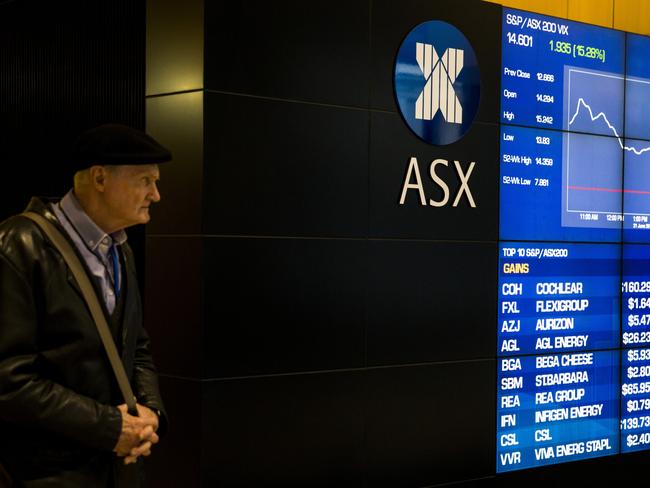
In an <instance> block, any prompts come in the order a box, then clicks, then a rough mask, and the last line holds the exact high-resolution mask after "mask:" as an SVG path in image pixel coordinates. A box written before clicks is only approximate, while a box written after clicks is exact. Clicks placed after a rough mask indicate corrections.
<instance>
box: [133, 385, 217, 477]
mask: <svg viewBox="0 0 650 488" xmlns="http://www.w3.org/2000/svg"><path fill="white" fill-rule="evenodd" d="M160 391H161V393H162V395H163V397H164V398H165V408H166V409H167V415H168V416H169V418H170V423H169V429H168V431H167V433H166V435H164V436H163V438H162V439H161V440H160V443H158V444H157V445H156V446H155V447H154V449H153V451H152V452H153V454H152V455H151V456H150V457H148V458H147V459H146V461H145V468H146V473H147V475H146V481H147V483H146V486H147V488H178V487H179V486H187V487H196V486H200V479H201V468H200V466H201V456H200V450H201V447H200V446H201V444H202V442H203V438H204V433H203V428H202V427H203V426H202V424H201V422H202V420H201V419H202V411H201V405H202V385H201V382H200V381H195V380H190V379H186V378H173V377H169V376H165V375H162V376H161V377H160Z"/></svg>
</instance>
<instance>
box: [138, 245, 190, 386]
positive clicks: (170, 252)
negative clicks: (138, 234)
mask: <svg viewBox="0 0 650 488" xmlns="http://www.w3.org/2000/svg"><path fill="white" fill-rule="evenodd" d="M202 262H203V239H202V238H201V237H200V236H194V237H174V236H167V237H156V236H148V237H147V246H146V265H147V271H148V272H147V277H146V283H145V295H144V307H145V308H144V313H145V327H146V329H147V331H148V332H149V335H150V336H151V337H152V350H153V354H154V360H155V362H156V366H157V367H158V370H159V371H160V372H161V373H164V374H167V375H177V376H183V377H186V378H200V377H201V373H202V356H201V354H200V353H199V351H200V350H201V349H202V344H203V307H202V304H203V271H202V269H203V268H202Z"/></svg>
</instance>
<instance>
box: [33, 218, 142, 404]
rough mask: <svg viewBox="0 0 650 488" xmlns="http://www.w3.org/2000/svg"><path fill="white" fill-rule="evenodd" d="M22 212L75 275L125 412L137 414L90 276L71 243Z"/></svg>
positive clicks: (47, 224)
mask: <svg viewBox="0 0 650 488" xmlns="http://www.w3.org/2000/svg"><path fill="white" fill-rule="evenodd" d="M22 215H23V216H24V217H27V218H28V219H31V220H33V221H34V222H35V223H36V225H38V226H39V227H40V228H41V230H42V231H43V232H44V233H45V234H46V235H47V237H48V238H49V239H50V241H51V242H52V244H54V246H55V247H56V248H57V249H58V250H59V252H60V253H61V255H62V256H63V259H65V262H66V263H67V264H68V267H69V268H70V271H71V272H72V275H73V276H74V277H75V279H76V280H77V283H78V284H79V288H81V292H82V293H83V296H84V299H85V300H86V303H87V304H88V308H89V309H90V313H91V315H92V316H93V319H94V321H95V325H97V331H98V332H99V336H100V337H101V339H102V342H103V344H104V349H105V350H106V354H107V355H108V360H109V361H110V363H111V366H112V368H113V373H115V377H116V378H117V383H118V385H119V387H120V391H121V392H122V396H123V397H124V402H125V403H126V405H127V406H128V410H129V413H130V414H131V415H137V409H136V406H135V403H136V400H135V396H134V395H133V390H132V389H131V385H130V384H129V380H128V379H127V377H126V371H125V370H124V365H123V364H122V361H121V359H120V357H119V355H118V353H117V349H116V347H115V342H114V341H113V336H112V335H111V332H110V330H109V328H108V324H107V323H106V317H105V316H104V312H103V311H102V307H101V306H100V304H99V300H98V299H97V293H96V292H95V289H94V288H93V286H92V284H91V282H90V279H89V278H88V274H87V273H86V271H85V269H84V267H83V265H82V264H81V261H79V258H78V257H77V255H76V254H75V252H74V250H73V249H72V246H71V245H70V243H69V242H68V241H67V239H66V238H65V237H64V236H63V235H62V234H61V232H60V231H59V230H58V229H57V228H56V227H55V226H54V225H53V224H52V223H51V222H50V221H48V220H47V219H46V218H45V217H43V216H42V215H39V214H37V213H35V212H23V213H22Z"/></svg>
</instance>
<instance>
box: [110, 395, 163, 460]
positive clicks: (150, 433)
mask: <svg viewBox="0 0 650 488" xmlns="http://www.w3.org/2000/svg"><path fill="white" fill-rule="evenodd" d="M117 408H118V409H119V411H120V413H121V414H122V432H121V433H120V438H119V439H118V440H117V444H116V445H115V448H114V449H113V450H114V451H115V452H116V453H117V455H118V456H119V457H123V458H124V464H131V463H135V462H136V461H137V459H138V458H139V457H140V456H148V455H149V454H151V447H152V446H153V445H154V444H156V443H157V442H158V434H156V431H157V430H158V416H157V415H156V414H155V413H154V412H152V411H151V410H150V409H149V408H147V407H145V406H144V405H140V404H139V403H138V404H136V408H137V410H138V417H134V416H133V415H130V414H129V413H128V411H127V406H126V404H122V405H119V406H118V407H117Z"/></svg>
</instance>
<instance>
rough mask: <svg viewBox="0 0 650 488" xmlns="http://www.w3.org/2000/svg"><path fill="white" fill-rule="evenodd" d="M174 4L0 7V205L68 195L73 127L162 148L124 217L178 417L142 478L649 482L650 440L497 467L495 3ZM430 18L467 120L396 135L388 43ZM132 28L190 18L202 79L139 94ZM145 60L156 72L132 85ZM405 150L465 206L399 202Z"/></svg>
mask: <svg viewBox="0 0 650 488" xmlns="http://www.w3.org/2000/svg"><path fill="white" fill-rule="evenodd" d="M179 4H180V2H174V1H173V0H151V1H150V2H149V13H148V14H147V12H146V10H147V9H146V5H145V2H141V1H133V0H110V1H109V0H98V1H92V2H88V1H86V2H81V1H78V2H75V1H70V0H65V1H60V2H45V1H35V0H14V1H10V2H0V42H1V44H0V45H1V46H2V48H1V49H0V53H1V54H0V114H2V117H0V129H1V130H0V158H1V159H0V161H2V163H3V164H4V168H5V178H3V179H2V180H1V181H2V192H1V197H0V198H2V205H1V206H0V211H1V212H2V217H5V216H8V215H10V214H12V213H15V212H17V211H20V210H22V208H23V207H24V206H25V205H26V203H27V199H28V197H29V196H30V195H31V194H46V195H61V194H63V193H64V192H65V191H67V189H68V187H69V186H70V182H71V175H69V174H67V173H66V161H65V153H66V150H67V147H68V146H69V144H70V143H71V141H72V140H73V138H74V137H75V136H76V134H77V133H78V132H79V131H80V130H82V129H84V128H86V127H90V126H93V125H96V124H98V123H101V122H106V121H117V122H124V123H128V124H131V125H133V126H136V127H140V128H144V127H145V126H146V127H147V128H149V129H151V131H152V132H153V133H154V135H155V136H156V137H157V138H160V139H161V141H162V142H164V143H165V144H167V145H169V146H170V147H171V149H172V151H173V152H174V155H175V156H176V159H175V161H174V162H173V163H171V165H170V166H169V167H164V168H162V181H161V190H162V195H163V201H162V202H161V203H160V204H159V205H158V206H157V208H155V209H154V212H153V221H152V223H151V224H149V225H148V226H147V230H146V232H147V235H146V239H145V238H144V235H143V229H141V228H136V229H133V230H132V231H131V232H130V239H131V242H132V243H133V245H134V247H135V252H136V254H137V255H138V256H140V261H139V266H140V268H141V272H142V273H143V274H145V277H144V279H143V282H144V281H146V286H145V291H146V293H145V309H146V317H145V319H146V325H147V328H148V329H149V330H150V331H151V334H152V336H153V340H154V346H155V356H156V359H157V362H158V364H159V367H160V372H161V385H162V389H163V394H164V396H165V399H166V402H167V408H168V411H169V414H170V417H171V425H170V432H169V436H168V437H167V438H166V439H165V440H164V441H163V442H162V443H161V445H159V446H157V448H156V450H155V451H156V452H155V453H154V455H153V456H152V458H151V459H150V460H149V461H148V475H149V480H150V483H149V484H150V486H152V487H166V486H170V487H177V486H192V487H193V486H205V487H213V486H219V487H336V488H338V487H348V486H349V487H413V488H420V487H427V486H440V485H446V486H447V485H448V484H451V485H452V486H481V487H483V486H522V485H523V484H525V483H530V482H531V480H533V479H537V478H541V479H544V480H545V483H546V484H547V485H548V486H569V485H571V484H574V483H576V482H577V481H578V480H579V482H580V484H584V485H586V484H591V485H595V486H599V485H604V484H605V482H607V483H611V482H612V480H619V479H627V480H628V481H632V480H634V479H636V478H638V479H643V478H642V477H641V476H643V474H642V473H644V471H645V465H646V463H647V462H648V457H647V453H640V454H630V455H625V456H620V455H619V456H612V457H608V458H600V459H594V460H589V461H582V462H577V463H571V464H567V465H560V466H554V467H549V468H537V469H533V470H528V471H524V472H519V473H511V474H508V475H504V476H501V475H500V476H496V475H495V465H496V435H495V423H496V409H495V402H496V391H497V390H496V362H495V350H496V348H495V340H496V328H495V324H496V306H497V238H498V159H499V154H498V100H499V88H498V87H499V70H500V58H499V56H500V54H499V53H500V24H501V21H500V15H501V8H500V7H499V6H496V5H493V4H488V3H484V2H479V1H474V0H464V1H448V2H447V1H424V0H404V1H400V2H395V1H391V0H355V1H349V0H347V1H346V0H329V1H326V0H313V1H310V2H305V1H298V0H283V1H276V2H268V1H261V0H230V1H225V0H209V1H206V2H205V4H204V5H202V2H199V1H197V0H191V1H189V0H188V2H187V3H186V4H183V5H180V6H179ZM196 5H199V6H201V5H202V7H201V8H200V9H198V11H199V12H201V11H202V15H200V16H198V17H191V18H190V17H187V18H183V12H184V11H185V12H186V11H187V10H188V9H189V8H190V7H192V8H193V7H196ZM175 8H179V9H180V10H179V15H178V16H177V17H176V16H174V15H173V12H174V9H175ZM193 11H194V10H193ZM147 15H149V16H150V18H149V19H147V18H146V16H147ZM157 15H159V16H165V18H164V19H160V18H156V16H157ZM434 18H436V19H441V20H446V21H449V22H451V23H453V24H454V25H456V26H457V27H458V28H459V29H460V30H461V31H462V32H463V33H464V34H465V36H466V37H467V38H468V39H469V41H470V43H471V44H472V45H473V46H474V49H475V50H476V54H477V57H478V59H479V63H480V67H481V74H482V97H481V106H480V108H479V113H478V116H477V121H476V123H475V124H474V126H473V128H472V129H471V130H470V132H469V133H468V134H467V135H466V136H465V138H463V139H461V140H460V141H458V142H457V143H455V144H452V145H450V146H445V147H434V146H429V145H427V144H424V143H423V142H421V141H420V140H419V139H417V138H416V137H415V136H414V135H413V134H412V133H411V132H410V130H409V129H408V128H407V127H406V126H405V125H404V123H403V121H402V119H401V116H400V115H399V113H398V111H397V108H396V105H395V101H394V95H393V87H392V70H393V65H394V59H395V55H396V53H397V50H398V48H399V45H400V43H401V40H402V39H403V38H404V37H405V36H406V34H407V33H408V32H409V31H410V30H411V29H412V28H413V27H415V26H416V25H418V24H419V23H420V22H424V21H427V20H431V19H434ZM188 19H190V21H188ZM147 22H149V24H147ZM152 22H153V23H154V24H155V23H156V22H158V24H156V25H161V23H162V24H164V25H165V26H166V28H165V29H164V30H163V31H158V30H155V29H150V30H149V31H148V32H147V29H146V27H145V26H146V25H149V26H151V25H152ZM175 22H178V25H179V27H178V29H174V28H173V26H174V25H175ZM192 22H194V23H195V24H193V23H192ZM170 25H171V26H172V28H169V26H170ZM147 35H149V42H157V44H156V45H161V46H162V45H164V44H165V43H169V44H175V45H176V46H179V45H181V44H182V42H183V40H185V39H187V38H188V37H191V36H197V35H202V36H203V39H202V40H201V44H202V45H203V48H204V56H203V59H204V82H203V85H202V86H200V87H195V88H197V89H194V90H190V91H188V92H183V93H176V92H166V91H164V90H163V91H155V90H154V91H151V90H149V91H147V95H146V96H145V81H146V80H145V64H146V63H145V59H146V42H147ZM163 51H164V50H160V51H159V52H158V53H157V55H162V54H164V52H163ZM149 61H150V60H148V61H147V62H149ZM153 61H156V60H153ZM161 65H164V66H165V69H168V70H169V69H171V68H172V67H173V66H174V64H173V63H172V60H168V61H167V60H164V59H163V60H158V64H156V63H155V62H152V63H150V66H149V68H150V69H151V71H150V72H149V73H150V74H149V76H155V75H156V67H157V66H161ZM162 85H164V83H162V84H161V86H162ZM188 106H191V109H187V110H184V109H183V108H184V107H185V108H187V107H188ZM179 107H180V109H179ZM145 112H146V125H145ZM411 157H416V158H417V159H418V162H419V166H420V171H421V173H422V176H423V182H424V185H425V191H427V192H430V191H432V186H427V185H431V182H430V180H429V179H428V165H429V163H430V162H431V161H432V160H433V159H436V158H444V159H448V160H449V161H450V168H449V169H450V170H451V168H452V167H453V163H452V161H453V160H454V159H458V160H460V161H462V162H463V163H464V164H465V165H466V164H468V163H469V162H470V161H475V162H476V167H475V169H474V172H473V174H472V177H471V180H470V187H471V188H472V194H473V195H474V198H475V200H476V202H477V205H478V207H477V208H476V209H472V208H470V207H469V205H468V204H467V201H466V200H465V199H463V200H462V201H461V203H460V204H459V206H458V207H456V208H453V207H451V206H447V207H443V208H434V207H428V206H427V207H422V206H420V205H419V203H418V202H417V199H415V198H413V195H412V194H411V195H410V196H409V198H407V203H406V204H405V205H402V206H400V205H399V204H398V202H399V195H400V192H401V185H402V182H403V178H404V176H405V171H406V168H407V165H408V162H409V159H410V158H411ZM464 167H466V166H464ZM10 174H11V176H10ZM441 174H442V172H441ZM447 176H448V177H449V178H450V179H449V180H448V181H449V182H450V185H451V199H452V200H453V196H454V195H455V190H456V188H455V187H454V186H453V181H454V180H453V178H452V177H453V173H450V174H448V175H447ZM429 196H430V195H429V194H428V195H427V197H429ZM145 242H146V244H145ZM145 255H146V266H145V265H144V262H145V261H144V258H143V256H145ZM145 268H146V269H145ZM617 484H619V482H617Z"/></svg>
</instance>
